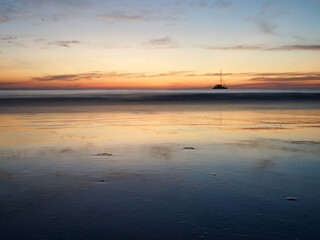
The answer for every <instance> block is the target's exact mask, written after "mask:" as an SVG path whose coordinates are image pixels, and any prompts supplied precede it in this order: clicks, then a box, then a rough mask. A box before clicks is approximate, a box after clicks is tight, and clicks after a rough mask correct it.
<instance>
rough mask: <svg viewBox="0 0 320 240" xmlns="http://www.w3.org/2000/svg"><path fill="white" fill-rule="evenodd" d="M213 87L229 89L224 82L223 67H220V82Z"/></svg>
mask: <svg viewBox="0 0 320 240" xmlns="http://www.w3.org/2000/svg"><path fill="white" fill-rule="evenodd" d="M212 89H228V88H227V86H226V85H224V84H223V83H222V73H221V69H220V84H217V85H215V86H214V87H213V88H212Z"/></svg>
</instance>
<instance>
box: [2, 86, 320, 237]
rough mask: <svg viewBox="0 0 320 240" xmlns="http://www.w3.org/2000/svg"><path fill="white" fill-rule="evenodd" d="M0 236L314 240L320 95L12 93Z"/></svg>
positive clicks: (5, 121) (5, 111)
mask: <svg viewBox="0 0 320 240" xmlns="http://www.w3.org/2000/svg"><path fill="white" fill-rule="evenodd" d="M2 91H3V92H2V94H1V97H0V223H1V224H0V237H1V239H303V240H307V239H319V237H320V230H319V225H320V207H319V201H320V189H319V186H318V185H319V181H320V175H319V171H320V159H319V155H320V148H319V146H320V107H319V106H320V104H319V103H320V92H319V91H311V90H305V91H303V90H292V91H281V90H279V91H258V90H255V91H245V90H238V91H236V90H235V91H232V90H226V92H219V93H215V92H212V91H211V92H210V91H208V90H206V91H202V90H192V91H191V90H184V91H183V90H181V91H178V90H176V91H165V90H159V91H156V90H154V91H147V90H144V91H132V90H131V91H130V90H123V91H112V90H110V91H107V90H99V91H95V90H69V92H68V91H62V90H46V91H47V92H43V91H41V90H33V91H29V92H28V91H24V90H15V91H11V92H10V91H9V90H8V91H5V90H2Z"/></svg>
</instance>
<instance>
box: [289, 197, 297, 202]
mask: <svg viewBox="0 0 320 240" xmlns="http://www.w3.org/2000/svg"><path fill="white" fill-rule="evenodd" d="M287 200H289V201H296V200H297V198H296V197H287Z"/></svg>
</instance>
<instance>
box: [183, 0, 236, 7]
mask: <svg viewBox="0 0 320 240" xmlns="http://www.w3.org/2000/svg"><path fill="white" fill-rule="evenodd" d="M189 6H190V7H192V8H194V7H198V8H229V7H230V6H232V2H230V1H223V0H218V1H193V2H191V3H190V4H189Z"/></svg>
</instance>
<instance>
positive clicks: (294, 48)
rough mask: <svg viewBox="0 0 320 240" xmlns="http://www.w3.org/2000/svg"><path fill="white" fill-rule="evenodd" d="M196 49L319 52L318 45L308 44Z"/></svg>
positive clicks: (206, 46)
mask: <svg viewBox="0 0 320 240" xmlns="http://www.w3.org/2000/svg"><path fill="white" fill-rule="evenodd" d="M196 47H198V48H202V49H208V50H246V51H251V50H258V51H299V50H303V51H319V50H320V45H318V44H310V45H307V44H306V45H302V44H301V45H300V44H293V45H282V46H276V47H268V46H263V45H231V46H213V45H196Z"/></svg>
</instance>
